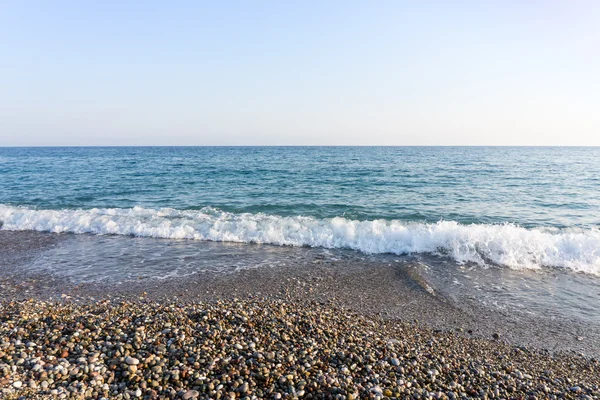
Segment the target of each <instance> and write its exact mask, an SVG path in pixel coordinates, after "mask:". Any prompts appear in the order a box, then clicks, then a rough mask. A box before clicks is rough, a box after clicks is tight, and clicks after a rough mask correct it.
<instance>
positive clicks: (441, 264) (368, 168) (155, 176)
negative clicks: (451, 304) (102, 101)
mask: <svg viewBox="0 0 600 400" xmlns="http://www.w3.org/2000/svg"><path fill="white" fill-rule="evenodd" d="M0 224H1V227H0V230H1V231H6V232H2V233H4V234H9V233H8V232H13V233H14V234H15V235H16V234H17V233H19V232H45V233H47V234H53V235H60V236H61V237H62V238H64V239H65V240H62V241H61V243H62V244H61V245H60V246H52V247H50V248H48V249H46V250H45V251H43V252H41V253H40V254H37V255H36V256H35V257H32V258H31V259H28V260H27V262H23V263H21V264H20V265H19V268H20V269H22V270H23V271H25V272H27V273H31V274H38V273H44V274H51V275H53V276H57V277H60V278H62V279H66V280H69V281H71V282H74V283H97V282H105V283H106V282H109V283H111V284H115V285H123V284H127V282H128V281H133V280H139V279H147V280H156V281H161V280H165V279H169V278H173V277H186V276H199V275H200V276H201V274H202V273H204V272H208V271H210V272H211V273H224V274H226V273H235V271H239V270H240V269H246V268H269V267H270V266H273V265H287V266H290V265H291V266H293V265H295V264H298V265H301V264H302V263H301V262H300V261H301V259H302V258H303V257H305V252H304V251H303V250H305V249H311V251H313V252H317V253H319V254H321V256H322V257H326V258H330V259H332V260H340V259H343V260H345V262H347V263H351V262H352V260H353V259H356V260H365V259H368V260H369V262H375V263H377V262H385V263H394V262H398V263H407V262H410V263H413V264H414V265H416V266H417V268H418V270H419V273H420V274H421V276H422V277H423V279H425V280H426V281H427V282H428V284H430V285H432V286H433V287H435V288H436V290H439V291H441V292H443V293H444V295H445V296H446V297H447V298H449V299H451V300H452V301H455V302H456V303H457V304H458V305H459V306H460V303H461V302H463V301H465V300H466V299H471V300H472V299H475V300H476V301H477V302H479V303H481V304H483V305H485V306H486V307H488V308H489V309H491V310H504V311H506V310H509V311H510V312H515V313H523V314H525V315H527V314H531V315H539V316H545V317H548V318H564V317H569V318H577V319H578V320H579V321H582V323H584V324H590V325H594V326H598V325H600V148H596V147H40V148H0ZM1 245H2V244H1V243H0V246H1ZM0 251H2V248H1V247H0ZM339 268H343V263H342V264H340V266H339ZM365 274H368V271H365Z"/></svg>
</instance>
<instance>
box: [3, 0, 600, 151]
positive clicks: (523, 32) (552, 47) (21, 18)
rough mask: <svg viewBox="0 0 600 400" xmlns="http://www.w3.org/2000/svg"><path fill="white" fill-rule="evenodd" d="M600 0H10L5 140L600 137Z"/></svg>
mask: <svg viewBox="0 0 600 400" xmlns="http://www.w3.org/2000/svg"><path fill="white" fill-rule="evenodd" d="M599 71H600V2H598V1H595V0H594V1H578V0H569V1H563V0H561V1H558V0H524V1H516V0H502V1H500V0H498V1H485V0H484V1H481V0H480V1H460V0H457V1H451V2H450V1H427V0H425V1H401V0H395V1H383V0H381V1H379V0H376V1H366V0H365V1H352V0H347V1H334V0H321V1H311V0H306V1H300V0H290V1H275V0H272V1H260V0H256V1H241V0H240V1H227V0H223V1H177V0H174V1H169V2H166V1H153V0H147V1H123V0H119V1H116V0H103V1H79V2H77V1H63V0H55V1H46V0H43V1H42V0H40V1H32V0H0V146H47V145H51V146H65V145H600V72H599Z"/></svg>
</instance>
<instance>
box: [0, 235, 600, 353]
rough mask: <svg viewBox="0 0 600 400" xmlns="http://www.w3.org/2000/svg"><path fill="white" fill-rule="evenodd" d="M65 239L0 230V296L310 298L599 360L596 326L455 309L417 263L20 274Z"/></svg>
mask: <svg viewBox="0 0 600 400" xmlns="http://www.w3.org/2000/svg"><path fill="white" fill-rule="evenodd" d="M68 237H69V235H54V234H47V233H36V232H6V231H0V243H2V244H3V246H4V247H3V252H2V255H1V256H0V268H1V270H2V272H1V274H0V285H1V286H0V288H1V289H2V291H3V293H4V299H5V300H6V299H24V298H29V297H33V298H36V299H41V300H46V299H61V296H63V297H64V296H65V295H66V296H70V297H71V298H73V299H78V301H82V302H85V301H90V299H91V298H93V299H94V300H93V301H96V300H99V299H103V298H106V297H111V298H122V299H135V298H138V297H139V296H141V295H142V294H143V295H144V296H146V297H147V298H149V299H152V300H157V301H163V302H168V301H173V300H175V299H176V300H177V301H181V302H192V301H215V300H219V299H233V298H238V299H246V298H252V297H268V298H272V299H280V300H284V301H288V302H297V303H304V302H308V301H315V302H319V303H327V304H334V305H335V306H338V307H343V308H345V309H348V310H351V311H353V312H357V313H359V314H361V315H365V316H377V317H380V318H385V319H389V320H398V321H404V322H411V323H412V324H416V325H423V326H427V327H430V328H432V329H435V330H442V331H454V332H456V333H457V334H460V335H464V336H465V337H477V338H484V339H489V340H494V338H498V339H499V340H501V341H505V342H507V343H509V344H511V345H514V346H525V347H531V348H537V349H542V350H548V351H551V352H556V351H559V352H560V351H571V352H576V353H583V354H585V355H587V356H600V342H599V341H598V338H600V327H598V326H591V325H590V324H586V323H584V322H581V321H577V320H575V319H573V320H563V319H561V320H557V319H544V318H539V317H538V318H534V317H530V316H525V317H524V316H523V315H519V314H511V313H506V312H500V311H497V310H491V309H489V308H485V307H482V306H480V305H478V304H477V303H476V302H470V303H468V304H467V303H461V304H456V303H454V302H453V301H451V300H450V299H448V298H446V297H444V295H443V294H442V293H443V291H441V290H437V288H435V287H432V286H431V285H430V283H429V282H427V281H426V280H425V279H424V277H423V275H422V274H421V273H420V267H419V265H418V264H415V263H411V262H403V263H381V262H377V263H373V262H369V261H364V262H359V261H357V260H355V259H353V260H352V262H351V263H347V262H345V261H344V260H338V261H331V260H328V259H327V258H325V257H322V256H321V255H319V254H312V253H307V259H306V260H303V262H302V264H301V265H289V266H270V267H261V268H253V269H242V270H236V271H233V272H230V273H214V272H202V273H198V274H193V275H190V276H186V277H183V278H169V279H164V280H158V279H140V280H137V281H134V282H126V283H123V284H79V285H74V284H72V283H69V282H68V281H66V280H64V279H60V278H57V277H55V276H53V275H48V274H46V275H42V274H36V275H32V274H30V273H23V272H22V271H21V270H22V269H21V268H20V267H19V266H20V265H22V264H24V263H27V262H29V261H30V260H31V259H32V258H33V257H35V256H36V253H39V252H43V251H44V250H46V249H48V248H51V247H53V246H60V243H61V240H65V238H68Z"/></svg>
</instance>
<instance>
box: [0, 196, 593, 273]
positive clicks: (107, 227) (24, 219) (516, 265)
mask: <svg viewBox="0 0 600 400" xmlns="http://www.w3.org/2000/svg"><path fill="white" fill-rule="evenodd" d="M0 223H2V227H1V229H3V230H34V231H45V232H56V233H61V232H71V233H92V234H100V235H108V234H111V235H134V236H145V237H155V238H167V239H191V240H210V241H223V242H242V243H265V244H273V245H289V246H311V247H324V248H346V249H353V250H358V251H361V252H365V253H372V254H376V253H392V254H415V253H431V254H438V255H444V256H448V257H451V258H453V259H454V260H455V261H456V262H458V263H476V264H479V265H485V264H496V265H501V266H506V267H510V268H513V269H540V268H543V267H556V268H566V269H569V270H572V271H576V272H584V273H589V274H594V275H600V231H599V230H598V229H579V228H571V229H555V228H552V229H550V228H533V229H526V228H523V227H520V226H518V225H514V224H471V225H465V224H459V223H457V222H454V221H440V222H437V223H417V222H414V223H410V222H405V221H398V220H372V221H356V220H349V219H346V218H341V217H336V218H328V219H317V218H312V217H302V216H298V217H281V216H275V215H267V214H249V213H242V214H234V213H229V212H224V211H220V210H217V209H214V208H210V207H207V208H203V209H201V210H193V211H192V210H185V211H182V210H175V209H169V208H167V209H158V210H155V209H149V208H142V207H134V208H126V209H118V208H108V209H100V208H94V209H89V210H72V209H68V210H36V209H29V208H24V207H13V206H7V205H0Z"/></svg>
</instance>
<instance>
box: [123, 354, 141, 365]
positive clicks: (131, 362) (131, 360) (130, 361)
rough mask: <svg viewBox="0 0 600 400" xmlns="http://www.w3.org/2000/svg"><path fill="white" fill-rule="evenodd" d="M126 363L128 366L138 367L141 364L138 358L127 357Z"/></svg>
mask: <svg viewBox="0 0 600 400" xmlns="http://www.w3.org/2000/svg"><path fill="white" fill-rule="evenodd" d="M125 363H126V364H127V365H138V364H139V363H140V360H138V359H137V358H134V357H130V356H127V357H126V358H125Z"/></svg>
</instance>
